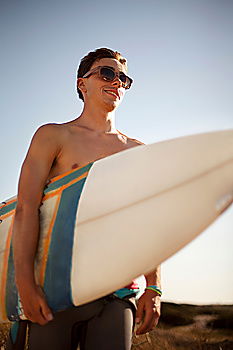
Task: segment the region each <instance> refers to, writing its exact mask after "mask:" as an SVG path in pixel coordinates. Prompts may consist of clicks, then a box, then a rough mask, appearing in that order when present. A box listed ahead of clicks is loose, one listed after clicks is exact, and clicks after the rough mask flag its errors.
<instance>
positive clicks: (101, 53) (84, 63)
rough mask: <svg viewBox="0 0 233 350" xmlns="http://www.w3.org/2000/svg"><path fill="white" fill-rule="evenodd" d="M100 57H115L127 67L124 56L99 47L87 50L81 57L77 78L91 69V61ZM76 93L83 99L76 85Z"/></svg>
mask: <svg viewBox="0 0 233 350" xmlns="http://www.w3.org/2000/svg"><path fill="white" fill-rule="evenodd" d="M101 58H115V59H116V60H118V61H119V62H120V63H122V64H123V65H124V66H125V67H126V68H127V61H126V59H125V58H124V57H122V55H121V54H120V52H118V51H113V50H111V49H107V48H106V47H102V48H100V49H96V50H95V51H91V52H89V53H88V54H87V55H86V56H84V57H83V58H82V59H81V62H80V65H79V67H78V70H77V79H78V78H82V77H83V76H84V75H85V74H86V73H87V72H88V71H89V70H90V69H91V67H92V65H93V63H94V62H95V61H98V60H100V59H101ZM77 93H78V95H79V98H80V99H81V100H83V101H84V98H83V94H82V92H81V90H80V89H79V88H78V87H77Z"/></svg>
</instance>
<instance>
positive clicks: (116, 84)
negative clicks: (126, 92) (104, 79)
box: [112, 75, 122, 87]
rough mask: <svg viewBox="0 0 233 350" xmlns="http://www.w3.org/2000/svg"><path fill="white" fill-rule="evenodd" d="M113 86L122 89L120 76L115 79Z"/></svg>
mask: <svg viewBox="0 0 233 350" xmlns="http://www.w3.org/2000/svg"><path fill="white" fill-rule="evenodd" d="M112 85H113V86H117V87H120V86H122V81H121V80H120V78H119V75H116V77H115V79H114V80H113V81H112Z"/></svg>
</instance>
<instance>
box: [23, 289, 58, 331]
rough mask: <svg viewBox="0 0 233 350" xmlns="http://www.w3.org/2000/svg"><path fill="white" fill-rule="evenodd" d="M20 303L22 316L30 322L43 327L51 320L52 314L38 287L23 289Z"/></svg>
mask: <svg viewBox="0 0 233 350" xmlns="http://www.w3.org/2000/svg"><path fill="white" fill-rule="evenodd" d="M20 301H21V304H22V307H23V314H24V315H25V316H26V318H27V319H28V320H30V321H31V322H34V323H39V324H40V325H41V326H43V325H45V324H46V323H48V322H49V321H51V320H52V319H53V315H52V312H51V310H50V308H49V307H48V304H47V302H46V299H45V295H44V292H43V290H42V288H41V287H40V286H35V288H29V289H24V290H23V291H22V293H20Z"/></svg>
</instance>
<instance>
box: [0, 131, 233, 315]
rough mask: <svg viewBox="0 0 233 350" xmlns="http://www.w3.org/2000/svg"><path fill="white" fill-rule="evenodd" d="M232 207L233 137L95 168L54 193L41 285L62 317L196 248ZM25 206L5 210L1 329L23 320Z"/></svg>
mask: <svg viewBox="0 0 233 350" xmlns="http://www.w3.org/2000/svg"><path fill="white" fill-rule="evenodd" d="M232 201H233V130H228V131H220V132H212V133H205V134H199V135H193V136H187V137H182V138H178V139H173V140H169V141H164V142H160V143H155V144H151V145H142V146H139V147H135V148H133V149H129V150H127V151H123V152H120V153H117V154H114V155H112V156H110V157H107V158H104V159H101V160H98V161H95V162H94V163H90V164H87V165H86V166H84V167H81V168H79V169H75V170H73V171H71V172H68V173H66V174H63V175H61V176H58V177H56V178H54V179H52V181H51V183H50V184H49V185H48V187H47V188H46V189H45V192H44V197H43V202H42V206H41V208H40V212H41V214H40V226H41V232H40V242H39V249H38V254H37V259H36V265H35V273H36V278H37V281H38V283H39V284H41V285H42V286H43V288H44V290H45V293H46V296H47V299H48V301H49V305H52V306H53V309H54V310H60V309H64V308H66V307H67V306H69V305H70V304H72V305H81V304H84V303H87V302H89V301H92V300H94V299H97V298H99V297H102V296H104V295H107V294H109V293H112V292H113V291H115V290H117V289H119V288H122V287H124V286H125V285H127V284H129V283H130V282H131V281H132V279H134V278H136V277H138V276H140V275H142V274H146V273H148V272H150V271H151V270H153V269H154V268H155V267H157V266H158V265H159V264H161V263H162V262H163V261H165V260H166V259H167V258H169V257H170V256H171V255H172V254H174V253H175V252H177V251H178V250H180V249H181V248H182V247H184V246H185V245H186V244H188V243H189V242H190V241H191V240H193V239H194V238H195V237H197V235H198V234H199V233H201V232H202V231H203V230H204V229H205V228H206V227H207V226H208V225H210V224H211V223H212V222H213V221H214V220H215V219H216V218H217V217H218V216H219V215H220V214H221V213H222V212H223V211H224V210H225V209H226V208H227V207H228V206H229V205H230V204H231V203H232ZM15 205H16V198H13V199H11V200H9V201H6V202H5V204H4V205H3V206H2V207H1V208H0V219H1V220H2V223H1V224H0V251H1V254H0V278H1V283H2V287H1V289H0V319H1V320H5V319H6V318H7V317H8V318H10V319H14V317H15V314H16V313H17V310H16V309H17V303H18V299H17V290H16V287H15V284H14V270H13V263H12V261H13V260H12V247H11V246H10V240H11V232H12V222H13V216H14V208H15ZM90 276H91V278H90ZM67 300H68V301H67Z"/></svg>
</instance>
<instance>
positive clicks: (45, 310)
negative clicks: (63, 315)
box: [40, 300, 53, 322]
mask: <svg viewBox="0 0 233 350" xmlns="http://www.w3.org/2000/svg"><path fill="white" fill-rule="evenodd" d="M40 310H41V314H42V316H43V318H44V319H45V320H46V321H47V322H49V321H52V319H53V315H52V312H51V310H50V308H49V307H48V304H47V303H46V301H45V300H42V302H41V309H40Z"/></svg>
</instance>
